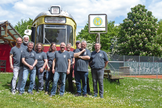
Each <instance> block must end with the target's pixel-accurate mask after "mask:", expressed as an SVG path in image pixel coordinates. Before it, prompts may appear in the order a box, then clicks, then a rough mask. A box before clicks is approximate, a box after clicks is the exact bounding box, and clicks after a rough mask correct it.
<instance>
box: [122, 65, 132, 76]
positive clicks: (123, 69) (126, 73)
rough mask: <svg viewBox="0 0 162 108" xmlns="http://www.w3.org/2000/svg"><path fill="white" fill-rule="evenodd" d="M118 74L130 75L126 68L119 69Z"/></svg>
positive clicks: (128, 69)
mask: <svg viewBox="0 0 162 108" xmlns="http://www.w3.org/2000/svg"><path fill="white" fill-rule="evenodd" d="M119 72H122V75H130V67H128V66H122V67H119Z"/></svg>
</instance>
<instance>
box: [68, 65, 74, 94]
mask: <svg viewBox="0 0 162 108" xmlns="http://www.w3.org/2000/svg"><path fill="white" fill-rule="evenodd" d="M72 73H73V66H71V67H70V74H68V75H67V79H68V84H69V85H68V90H69V91H70V92H74V89H73V82H72V80H73V77H72Z"/></svg>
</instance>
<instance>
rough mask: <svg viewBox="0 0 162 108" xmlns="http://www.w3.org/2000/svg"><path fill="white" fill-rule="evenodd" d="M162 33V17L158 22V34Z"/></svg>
mask: <svg viewBox="0 0 162 108" xmlns="http://www.w3.org/2000/svg"><path fill="white" fill-rule="evenodd" d="M161 33H162V19H161V20H160V21H159V22H158V30H157V35H159V34H161Z"/></svg>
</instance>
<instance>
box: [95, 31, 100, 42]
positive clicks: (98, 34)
mask: <svg viewBox="0 0 162 108" xmlns="http://www.w3.org/2000/svg"><path fill="white" fill-rule="evenodd" d="M96 43H100V33H97V36H96Z"/></svg>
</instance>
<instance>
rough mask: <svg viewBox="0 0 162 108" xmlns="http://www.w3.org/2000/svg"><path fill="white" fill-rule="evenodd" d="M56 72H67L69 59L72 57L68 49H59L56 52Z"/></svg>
mask: <svg viewBox="0 0 162 108" xmlns="http://www.w3.org/2000/svg"><path fill="white" fill-rule="evenodd" d="M54 58H55V59H56V62H55V72H67V69H68V59H70V54H69V52H67V51H64V52H61V51H58V52H56V53H55V57H54Z"/></svg>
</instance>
